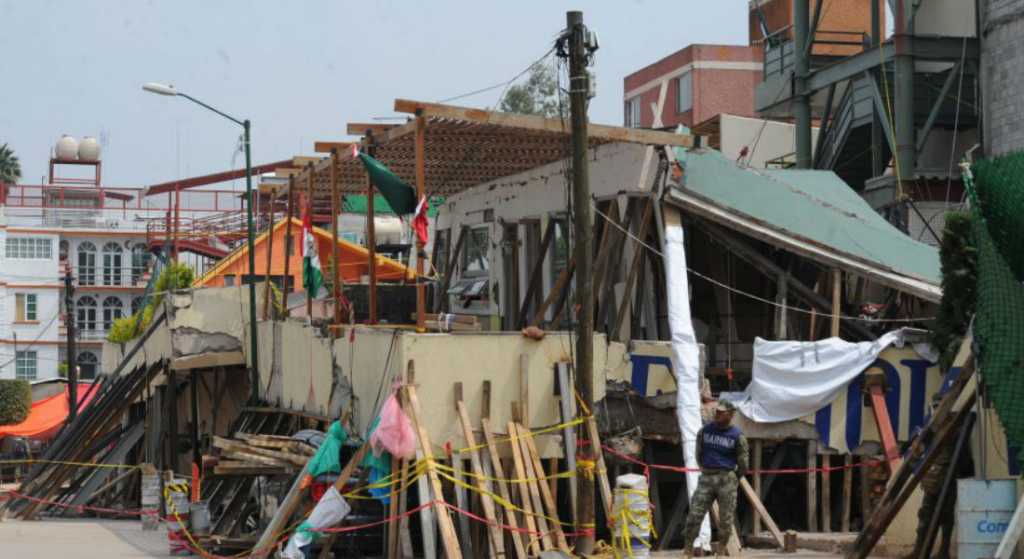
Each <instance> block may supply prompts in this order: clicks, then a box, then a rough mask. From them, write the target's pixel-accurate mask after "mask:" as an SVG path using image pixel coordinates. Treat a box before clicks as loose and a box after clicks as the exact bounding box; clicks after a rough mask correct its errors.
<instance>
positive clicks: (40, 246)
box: [4, 237, 53, 260]
mask: <svg viewBox="0 0 1024 559" xmlns="http://www.w3.org/2000/svg"><path fill="white" fill-rule="evenodd" d="M4 256H5V257H7V258H11V259H16V260H49V259H51V258H53V239H51V238H49V237H8V238H7V243H6V245H5V247H4Z"/></svg>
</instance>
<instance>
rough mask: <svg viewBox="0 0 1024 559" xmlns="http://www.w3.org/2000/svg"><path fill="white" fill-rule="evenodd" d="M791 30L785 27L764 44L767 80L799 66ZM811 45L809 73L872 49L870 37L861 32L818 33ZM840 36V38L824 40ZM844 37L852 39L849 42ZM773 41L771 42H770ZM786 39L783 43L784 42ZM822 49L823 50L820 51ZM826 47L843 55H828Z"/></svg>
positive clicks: (826, 31) (824, 31) (764, 68)
mask: <svg viewBox="0 0 1024 559" xmlns="http://www.w3.org/2000/svg"><path fill="white" fill-rule="evenodd" d="M790 31H791V26H786V27H784V28H782V29H779V30H778V31H776V32H774V33H772V34H771V35H769V36H768V37H766V38H765V40H764V45H765V51H764V65H763V73H764V79H765V80H768V79H769V78H771V77H773V76H782V75H784V74H786V73H787V72H789V71H791V70H792V69H793V67H794V66H795V65H796V55H797V52H796V41H794V40H793V39H792V36H791V33H790ZM814 36H815V38H814V40H813V41H812V42H811V50H810V52H809V54H810V58H811V59H810V69H811V71H814V70H816V69H818V68H822V67H824V66H827V65H829V64H831V63H833V62H835V61H836V60H839V59H842V58H845V57H847V56H852V55H854V54H857V53H859V52H862V51H863V50H864V49H865V48H867V47H869V46H870V43H871V42H870V38H871V36H870V35H869V34H867V33H864V32H862V31H828V30H825V29H819V30H818V32H817V33H815V35H814ZM821 36H826V37H832V36H839V38H821V39H819V38H818V37H821ZM845 37H851V38H849V39H847V38H845ZM769 38H770V39H771V40H770V41H769V40H767V39H769ZM783 39H784V40H783ZM819 47H821V48H819ZM827 47H838V49H839V50H841V51H842V52H841V53H833V52H829V50H836V49H828V48H827Z"/></svg>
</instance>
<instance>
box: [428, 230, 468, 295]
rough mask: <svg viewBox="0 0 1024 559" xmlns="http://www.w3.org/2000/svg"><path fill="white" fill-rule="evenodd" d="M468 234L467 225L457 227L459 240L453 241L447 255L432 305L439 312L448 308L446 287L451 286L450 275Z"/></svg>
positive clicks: (453, 272)
mask: <svg viewBox="0 0 1024 559" xmlns="http://www.w3.org/2000/svg"><path fill="white" fill-rule="evenodd" d="M469 235H470V231H469V227H466V226H465V225H463V226H462V227H461V228H459V240H457V241H455V250H453V251H452V253H451V254H450V255H449V256H448V266H447V269H446V270H445V272H444V277H443V278H441V289H439V290H438V293H437V301H438V303H437V304H436V305H434V308H435V309H437V310H438V311H440V312H445V311H447V310H448V288H449V287H451V284H452V275H453V274H455V265H456V264H457V263H458V262H459V258H461V257H462V251H463V249H464V248H465V246H466V239H467V238H468V237H469Z"/></svg>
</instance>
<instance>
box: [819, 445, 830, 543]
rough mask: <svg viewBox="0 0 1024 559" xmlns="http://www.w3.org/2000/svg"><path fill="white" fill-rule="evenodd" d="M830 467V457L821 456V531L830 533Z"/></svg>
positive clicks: (824, 454)
mask: <svg viewBox="0 0 1024 559" xmlns="http://www.w3.org/2000/svg"><path fill="white" fill-rule="evenodd" d="M831 467H832V459H831V455H830V454H828V453H823V454H822V455H821V531H822V532H824V533H826V534H827V533H829V532H831V531H832V473H831V472H830V471H829V468H831Z"/></svg>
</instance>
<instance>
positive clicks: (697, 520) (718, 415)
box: [684, 400, 750, 557]
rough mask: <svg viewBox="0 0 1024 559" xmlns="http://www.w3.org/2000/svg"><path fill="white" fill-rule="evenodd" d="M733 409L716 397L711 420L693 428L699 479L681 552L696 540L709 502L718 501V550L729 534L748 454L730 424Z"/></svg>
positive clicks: (687, 550) (744, 440)
mask: <svg viewBox="0 0 1024 559" xmlns="http://www.w3.org/2000/svg"><path fill="white" fill-rule="evenodd" d="M735 412H736V408H735V406H733V404H732V402H727V401H725V400H719V401H718V404H717V405H716V406H715V418H714V420H712V421H711V422H709V423H706V424H705V425H704V427H702V428H701V430H700V431H697V464H698V465H700V482H699V483H698V484H697V491H696V492H694V494H693V499H692V500H691V501H690V513H689V514H688V515H687V517H686V540H685V541H684V545H685V546H686V547H685V548H684V550H685V551H684V553H685V555H686V556H687V557H689V556H690V555H691V554H692V553H693V542H694V540H695V539H697V533H698V532H699V531H700V525H701V522H703V521H704V515H705V514H707V512H708V510H710V508H711V503H712V501H716V500H717V501H718V514H719V525H718V538H719V541H720V542H721V543H720V544H719V545H720V549H723V550H724V549H725V546H726V544H727V543H728V542H729V538H730V537H732V531H733V525H734V519H735V515H736V494H737V491H738V489H739V478H740V477H742V476H745V475H746V474H747V468H748V463H749V462H748V460H749V455H750V452H749V447H748V445H747V438H746V437H744V436H743V433H741V432H740V430H739V428H738V427H736V426H735V425H733V424H732V418H733V414H734V413H735Z"/></svg>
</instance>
